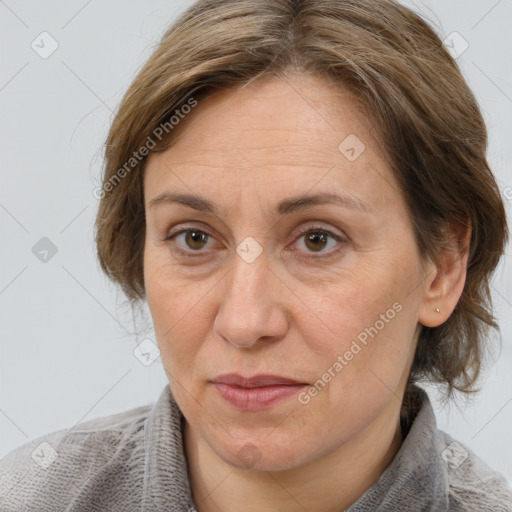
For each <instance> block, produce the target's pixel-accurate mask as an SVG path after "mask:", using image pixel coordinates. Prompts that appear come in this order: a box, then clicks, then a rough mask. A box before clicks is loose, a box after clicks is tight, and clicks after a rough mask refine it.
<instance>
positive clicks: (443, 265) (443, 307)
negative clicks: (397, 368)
mask: <svg viewBox="0 0 512 512" xmlns="http://www.w3.org/2000/svg"><path fill="white" fill-rule="evenodd" d="M449 231H450V233H449V235H447V236H450V237H451V240H452V244H451V246H452V249H451V250H448V249H445V250H444V251H443V252H442V253H441V254H440V255H439V261H438V263H437V266H434V265H433V266H432V267H433V268H432V270H431V271H430V272H429V274H428V278H427V280H426V281H425V294H424V297H423V300H422V303H421V306H420V310H419V315H418V321H419V322H420V323H421V324H423V325H424V326H426V327H437V326H439V325H441V324H442V323H444V322H446V320H447V319H448V318H449V317H450V315H451V314H452V313H453V310H454V309H455V306H456V305H457V302H458V301H459V299H460V296H461V295H462V291H463V289H464V285H465V283H466V273H467V263H468V256H469V243H470V240H471V220H470V218H469V217H468V218H467V219H466V221H465V222H459V223H457V224H456V225H451V226H450V228H449ZM436 308H439V312H437V311H436Z"/></svg>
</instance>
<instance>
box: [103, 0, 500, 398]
mask: <svg viewBox="0 0 512 512" xmlns="http://www.w3.org/2000/svg"><path fill="white" fill-rule="evenodd" d="M289 71H292V72H297V73H303V74H310V75H311V74H312V75H315V76H318V77H320V78H325V79H329V80H330V81H333V82H334V83H335V84H339V86H340V87H343V88H344V90H347V88H348V90H350V91H351V92H352V93H354V97H355V98H356V99H357V100H358V102H359V103H360V106H361V108H362V109H363V111H364V113H365V114H366V115H367V119H368V120H371V123H372V125H373V126H374V127H375V132H376V133H377V134H378V140H379V144H381V145H382V147H383V148H384V150H385V151H384V153H385V154H386V155H387V157H388V158H389V163H390V167H391V169H392V172H393V174H394V176H395V177H396V179H397V182H398V183H399V185H400V189H401V193H402V196H403V198H404V201H405V203H406V206H407V208H408V213H409V215H410V217H411V220H412V223H413V228H414V236H415V241H416V244H417V247H418V252H419V254H420V257H421V259H422V263H424V262H426V261H428V260H430V261H433V262H437V261H438V259H437V257H438V255H439V253H440V251H441V249H442V248H443V247H447V246H448V241H449V236H450V235H449V233H448V231H447V230H446V229H445V228H446V227H447V226H453V225H454V224H455V223H459V222H467V219H468V218H469V219H470V222H471V227H472V233H471V240H470V246H469V255H468V266H467V277H466V282H465V286H464V289H463V292H462V295H461V297H460V299H459V301H458V303H457V305H456V307H455V309H454V311H453V312H452V314H451V315H450V317H449V318H448V319H447V320H446V321H445V322H444V323H443V324H442V325H439V326H438V327H433V328H432V327H426V326H422V329H421V332H420V335H419V340H418V345H417V348H416V353H415V358H414V361H413V364H412V368H411V371H410V375H409V380H408V386H407V390H406V394H405V396H404V402H403V407H404V406H406V405H407V403H409V402H408V399H411V400H412V399H413V393H414V386H413V384H414V383H415V382H417V381H419V380H420V379H425V380H428V381H430V382H434V383H437V384H439V385H441V386H442V387H443V388H444V390H445V398H448V397H451V396H452V394H453V392H454V391H455V390H457V391H460V392H463V393H466V394H467V396H469V394H470V393H473V392H475V391H476V388H475V384H476V381H477V379H478V377H479V374H480V372H481V366H482V363H483V361H484V356H485V352H486V349H487V348H488V347H489V341H488V339H487V334H488V331H489V329H490V328H491V327H492V328H494V329H496V330H498V331H499V327H498V324H497V322H496V319H495V317H494V316H493V308H492V300H491V294H490V289H489V286H490V285H489V282H490V277H491V275H492V273H493V272H494V270H495V268H496V266H497V264H498V262H499V260H500V257H501V255H502V253H503V251H504V247H505V244H506V243H507V241H508V229H507V221H506V214H505V208H504V204H503V201H502V198H501V194H500V191H499V188H498V185H497V183H496V180H495V178H494V176H493V174H492V171H491V169H490V167H489V165H488V162H487V160H486V150H487V130H486V126H485V123H484V120H483V116H482V114H481V111H480V109H479V106H478V104H477V101H476V99H475V97H474V95H473V93H472V92H471V90H470V88H469V87H468V85H467V83H466V82H465V80H464V78H463V76H462V73H461V71H460V69H459V67H458V65H457V63H456V61H455V60H454V58H453V57H452V56H451V55H450V53H449V52H448V50H447V49H446V48H445V47H444V45H443V42H442V41H441V39H440V37H439V36H438V35H437V34H436V32H435V31H434V30H433V28H431V27H430V25H429V24H428V23H427V22H426V21H424V20H423V19H422V17H420V16H419V15H418V14H416V13H415V12H413V11H412V10H410V9H409V8H407V7H405V6H403V5H401V4H400V3H398V2H396V1H394V0H303V1H300V0H199V1H196V2H195V3H194V4H192V6H190V7H189V8H188V9H187V10H186V11H185V12H183V13H182V14H181V15H180V16H179V17H178V18H177V19H176V21H175V22H174V23H173V24H172V25H171V26H170V28H169V29H168V30H167V31H166V32H165V34H164V35H163V37H162V39H161V41H160V42H159V44H158V45H157V46H156V48H155V49H154V51H153V53H152V55H151V56H150V58H149V59H148V60H147V62H146V63H145V64H144V65H143V67H142V68H141V69H140V71H139V73H138V74H137V76H136V78H135V79H134V80H133V82H132V84H131V85H130V87H129V89H128V90H127V92H126V94H125V95H124V97H123V99H122V101H121V103H120V105H119V108H118V110H117V113H116V115H115V118H114V120H113V122H112V125H111V128H110V131H109V134H108V137H107V140H106V143H105V167H104V173H103V186H102V188H101V193H100V197H101V201H100V203H99V209H98V213H97V218H96V224H95V228H96V244H97V254H98V258H99V262H100V265H101V268H102V269H103V271H104V272H105V273H106V275H107V276H108V277H109V278H111V279H112V280H113V281H114V282H115V283H117V284H118V285H119V286H120V287H121V288H122V290H123V292H124V293H125V295H126V296H127V298H128V299H129V301H130V303H131V304H132V305H133V304H135V303H138V302H139V301H141V300H143V299H145V290H144V275H143V252H144V240H145V212H144V192H143V173H144V168H145V164H146V161H147V156H141V151H140V150H141V148H143V147H147V145H148V141H149V140H150V139H149V138H148V137H150V138H151V140H152V141H153V142H156V144H155V146H156V147H153V148H151V149H150V150H149V153H151V152H158V151H163V150H165V149H167V148H169V147H170V146H171V145H172V143H173V141H174V140H175V139H176V133H177V130H173V129H172V128H173V122H172V121H170V118H172V116H173V115H174V114H178V113H180V112H186V109H185V106H186V105H189V107H187V108H188V110H190V105H191V101H192V99H193V101H200V99H201V98H205V97H206V96H208V95H211V94H213V93H214V92H215V91H218V92H220V91H222V90H225V89H228V88H230V87H233V86H236V85H241V86H245V85H247V84H248V83H250V82H252V81H254V80H255V79H257V78H259V77H264V76H267V77H280V76H281V77H283V76H285V75H286V73H287V72H289ZM159 127H160V128H159ZM162 127H164V128H165V132H166V133H165V136H163V137H162V136H161V135H160V136H159V137H154V136H153V137H151V136H152V134H155V130H157V132H156V133H160V132H161V133H162V134H163V131H162ZM158 130H160V132H158ZM155 139H158V140H157V141H155ZM142 153H145V152H144V151H143V152H142ZM134 155H135V156H134ZM121 178H122V179H121ZM397 263H398V262H397ZM409 401H410V400H409Z"/></svg>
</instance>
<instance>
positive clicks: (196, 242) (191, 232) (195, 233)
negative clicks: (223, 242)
mask: <svg viewBox="0 0 512 512" xmlns="http://www.w3.org/2000/svg"><path fill="white" fill-rule="evenodd" d="M209 238H210V235H209V234H208V233H205V232H204V231H200V230H199V229H182V230H181V231H177V232H176V233H174V234H172V235H170V236H168V237H167V238H166V239H165V240H166V242H172V243H173V244H174V245H176V246H177V248H178V250H180V251H182V252H185V253H186V252H189V253H194V252H196V253H199V254H198V255H200V253H202V252H205V251H204V250H202V249H203V248H204V247H206V246H207V243H208V241H209ZM174 239H176V240H177V241H176V242H174ZM180 239H181V240H180ZM193 255H194V254H192V256H193Z"/></svg>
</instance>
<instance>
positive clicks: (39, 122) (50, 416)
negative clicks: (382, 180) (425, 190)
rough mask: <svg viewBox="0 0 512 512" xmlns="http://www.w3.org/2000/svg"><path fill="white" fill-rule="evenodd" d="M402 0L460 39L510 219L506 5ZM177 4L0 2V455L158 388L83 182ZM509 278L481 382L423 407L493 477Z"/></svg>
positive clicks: (90, 181)
mask: <svg viewBox="0 0 512 512" xmlns="http://www.w3.org/2000/svg"><path fill="white" fill-rule="evenodd" d="M404 3H406V4H407V5H409V6H411V7H413V8H414V9H415V10H418V11H419V12H421V13H423V14H424V15H425V16H427V17H428V18H429V19H430V20H431V21H432V23H434V24H435V25H436V29H437V31H438V32H439V34H441V35H442V36H443V39H444V38H445V37H446V36H448V35H449V34H451V33H452V32H454V31H456V32H458V33H459V34H460V36H461V37H462V38H463V39H464V40H465V41H467V43H468V44H469V47H468V48H467V50H466V51H465V52H464V53H463V54H461V55H460V56H459V57H458V62H459V63H460V66H461V69H462V71H463V73H464V75H465V76H466V78H467V80H468V81H469V84H470V86H471V87H472V89H473V90H474V92H475V94H476V96H477V98H478V100H479V102H480V105H481V108H482V110H483V112H484V115H485V119H486V121H487V123H488V128H489V135H490V147H489V155H488V156H489V161H490V163H491V167H492V168H493V169H494V172H495V174H496V176H497V179H498V182H499V184H500V188H501V190H502V193H503V195H504V198H505V201H506V204H507V210H508V214H509V215H510V207H511V204H510V203H511V202H512V200H511V199H510V198H511V197H512V188H507V187H512V172H511V165H512V144H511V143H510V141H511V140H512V137H511V136H512V133H511V132H512V59H511V55H512V31H511V30H510V26H511V22H512V0H501V1H496V0H493V1H484V0H480V1H472V2H468V1H467V0H458V1H455V0H448V1H447V0H443V1H441V0H439V1H434V0H431V1H425V2H404ZM189 4H190V2H183V1H182V2H177V1H172V2H170V1H164V0H150V1H144V2H142V1H139V2H135V1H133V0H132V1H126V0H125V1H121V0H110V1H103V2H100V1H99V0H92V1H91V0H90V1H88V2H83V1H81V2H78V1H67V2H64V1H60V2H58V1H47V2H36V1H28V0H27V1H15V0H7V1H0V34H1V36H0V37H1V39H2V44H1V45H0V52H1V56H0V61H1V62H2V67H1V70H0V109H1V112H0V115H1V119H2V123H1V128H0V129H1V133H0V141H1V150H2V151H1V155H2V156H1V159H2V163H1V171H0V172H1V183H2V186H1V188H0V225H1V244H0V247H1V249H0V264H1V265H0V433H1V435H0V457H1V456H2V455H4V454H6V453H7V452H9V451H10V450H12V449H13V448H15V447H16V446H18V445H20V444H23V443H25V442H27V441H28V440H30V439H33V438H36V437H39V436H42V435H44V434H45V433H48V432H51V431H54V430H59V429H62V428H71V427H72V426H74V425H75V424H77V423H78V422H80V421H84V420H87V419H92V418H94V417H99V416H103V415H107V414H112V413H115V412H120V411H123V410H127V409H130V408H132V407H136V406H139V405H143V404H148V403H150V402H152V401H154V400H155V399H156V398H157V396H158V395H159V393H160V391H161V390H162V388H163V386H165V384H166V383H167V379H166V376H165V373H164V372H163V369H162V365H161V362H160V360H159V359H157V360H156V361H154V362H153V363H152V364H151V365H145V364H142V363H141V361H140V360H139V359H138V358H137V357H135V355H134V353H133V350H134V349H135V347H136V345H137V344H138V343H140V342H141V341H142V339H144V338H149V339H154V338H153V337H152V333H151V331H150V332H148V333H147V334H145V335H143V336H139V337H137V336H135V335H134V334H133V332H134V323H133V318H132V315H131V313H130V309H129V308H128V307H127V306H126V304H124V297H123V296H122V295H120V294H119V293H118V292H117V291H116V290H115V289H114V288H113V286H112V285H110V284H109V283H108V282H107V281H106V279H105V278H104V276H103V275H102V274H101V272H100V270H99V266H98V263H97V262H96V259H95V254H94V244H93V228H92V226H93V221H94V216H95V212H96V209H97V205H98V201H97V199H96V198H95V197H94V196H93V192H92V191H93V189H94V188H95V187H96V186H97V185H98V184H99V176H100V170H101V164H102V160H101V158H102V147H101V146H102V143H103V141H104V138H105V136H106V133H107V130H108V127H109V124H110V122H111V120H112V117H113V116H112V111H113V110H115V108H116V106H117V104H118V102H119V101H120V99H121V96H122V94H123V92H124V91H125V89H126V88H127V86H128V85H129V83H130V81H131V80H132V79H133V77H134V75H135V73H136V71H137V69H138V68H139V67H140V66H141V64H142V63H143V62H144V61H145V60H146V59H147V58H148V57H149V55H150V53H151V50H152V47H153V46H154V45H155V44H156V43H157V41H158V39H159V37H160V36H161V35H162V33H163V31H164V30H165V28H166V27H167V26H168V24H169V23H170V22H171V21H172V19H173V18H174V17H175V16H176V13H178V12H181V11H182V10H183V9H184V8H185V7H186V6H187V5H189ZM44 31H46V32H48V33H49V34H51V37H52V38H53V39H54V40H55V41H57V43H58V48H57V49H56V51H55V52H54V53H53V54H52V55H50V56H49V57H47V58H45V59H43V58H42V57H41V56H40V55H39V54H38V53H36V51H35V50H34V49H33V48H32V47H31V44H32V42H33V41H35V43H34V45H36V44H38V45H39V51H40V52H42V51H43V50H44V51H48V50H49V49H51V40H50V39H48V36H40V34H41V33H42V32H44ZM457 37H458V36H457ZM41 38H46V39H44V41H43V42H41ZM451 40H453V39H450V41H451ZM455 48H461V46H460V43H457V44H456V45H455ZM507 197H508V198H507ZM43 237H47V238H48V239H49V240H51V242H52V244H54V245H55V247H56V248H57V252H56V253H55V254H54V255H53V256H52V253H51V252H49V253H48V255H47V261H46V262H42V261H40V259H38V258H37V257H36V255H35V254H34V253H33V250H32V248H33V247H34V246H35V245H36V243H38V241H40V239H41V238H43ZM39 243H40V244H44V243H45V242H39ZM36 252H37V251H36ZM508 252H510V249H508ZM41 257H42V256H41ZM511 273H512V262H511V259H510V255H507V256H506V258H505V259H504V261H503V263H502V265H501V266H500V267H499V269H498V271H497V273H496V275H495V278H494V280H493V285H492V293H493V297H494V302H495V305H496V313H497V315H498V319H499V323H500V326H501V330H502V337H503V346H502V351H501V354H500V355H499V358H498V355H497V356H496V359H497V363H495V364H494V366H493V367H492V369H491V370H490V371H489V372H487V374H486V378H485V379H484V380H483V381H482V385H483V391H482V393H480V394H479V395H478V396H477V397H476V398H475V399H474V400H473V401H472V402H471V403H470V404H469V405H468V406H467V407H466V406H464V404H463V403H462V404H460V405H457V404H455V403H452V404H451V405H449V406H448V407H446V408H444V409H442V408H441V407H440V406H439V405H436V411H437V414H438V422H439V425H440V427H441V428H442V429H443V430H446V431H448V432H449V433H450V434H451V435H452V436H453V437H455V438H456V439H457V440H459V441H462V442H464V443H466V444H467V445H468V446H469V447H471V448H472V449H474V450H475V451H476V453H477V454H479V455H480V456H482V458H484V459H485V460H486V461H487V462H488V463H489V464H490V465H491V466H492V467H493V468H494V469H496V470H498V471H501V472H502V473H504V474H505V475H506V476H507V477H508V478H509V480H510V479H511V478H512V448H511V441H510V435H509V431H510V427H511V425H512V404H511V403H510V402H511V401H512V372H511V371H510V369H511V367H512V345H511V343H510V338H511V334H512V320H511V318H512V287H511V283H512V279H511ZM432 396H434V397H435V393H434V392H433V394H432Z"/></svg>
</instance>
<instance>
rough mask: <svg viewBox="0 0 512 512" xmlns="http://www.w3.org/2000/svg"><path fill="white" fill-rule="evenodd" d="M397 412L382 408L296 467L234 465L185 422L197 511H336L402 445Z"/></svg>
mask: <svg viewBox="0 0 512 512" xmlns="http://www.w3.org/2000/svg"><path fill="white" fill-rule="evenodd" d="M399 412H400V411H399V410H398V411H397V410H396V407H395V408H394V409H393V410H392V411H390V410H387V409H385V410H384V411H383V413H382V414H381V415H380V416H379V417H377V418H376V420H375V421H374V422H373V423H372V424H371V425H369V426H368V427H367V428H366V429H365V430H364V431H363V432H361V433H359V434H358V436H357V437H356V438H353V439H351V440H350V442H348V443H346V444H344V445H342V446H340V447H338V449H336V450H335V451H333V452H330V453H328V454H327V455H325V456H323V457H321V458H318V459H316V460H314V461H311V462H309V463H307V464H306V465H302V466H300V467H292V468H290V469H287V470H285V471H276V472H268V471H255V470H249V469H240V468H237V467H234V466H232V465H230V464H228V463H226V462H225V461H224V460H222V459H221V458H220V457H218V456H217V454H216V453H215V452H214V451H213V450H212V449H211V448H210V446H209V445H208V444H207V443H206V442H205V441H204V439H202V437H201V436H200V435H199V434H198V432H197V431H195V430H194V428H193V427H192V426H191V425H190V424H189V423H188V422H186V424H185V428H184V445H185V452H186V458H187V464H188V472H189V475H188V476H189V482H190V487H191V491H192V496H193V498H194V503H195V506H196V508H197V510H198V512H219V511H222V512H235V511H239V510H244V511H247V512H256V511H261V510H266V511H269V512H273V511H276V512H277V511H279V512H292V511H293V512H296V511H303V510H308V511H311V512H317V511H318V512H331V511H332V512H339V511H340V510H344V509H346V508H348V507H349V506H350V505H352V504H353V503H354V502H355V501H356V500H357V499H358V498H359V497H360V496H361V495H362V494H363V493H364V492H365V491H366V490H367V489H368V488H370V487H371V486H372V485H373V484H374V483H375V482H376V481H377V480H378V479H379V477H380V476H381V475H382V473H383V472H384V470H385V469H386V468H387V466H388V465H389V464H390V463H391V461H392V460H393V458H394V456H395V455H396V453H397V452H398V450H399V449H400V446H401V444H402V434H401V430H400V421H399Z"/></svg>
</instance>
